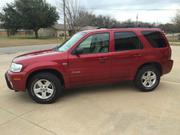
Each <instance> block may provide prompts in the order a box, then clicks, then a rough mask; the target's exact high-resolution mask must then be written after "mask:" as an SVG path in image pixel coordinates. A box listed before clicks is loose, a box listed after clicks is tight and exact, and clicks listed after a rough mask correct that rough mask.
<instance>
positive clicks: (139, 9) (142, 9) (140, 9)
mask: <svg viewBox="0 0 180 135" xmlns="http://www.w3.org/2000/svg"><path fill="white" fill-rule="evenodd" d="M87 9H89V10H121V11H127V10H129V11H178V10H180V8H176V9H167V8H166V9H160V8H151V9H150V8H149V9H145V8H137V9H133V8H123V9H121V8H112V9H110V8H107V9H105V8H104V9H98V8H87Z"/></svg>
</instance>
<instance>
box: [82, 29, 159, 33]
mask: <svg viewBox="0 0 180 135" xmlns="http://www.w3.org/2000/svg"><path fill="white" fill-rule="evenodd" d="M109 31H134V32H137V31H161V29H159V28H112V29H104V28H103V29H92V30H85V31H83V32H87V33H89V32H109Z"/></svg>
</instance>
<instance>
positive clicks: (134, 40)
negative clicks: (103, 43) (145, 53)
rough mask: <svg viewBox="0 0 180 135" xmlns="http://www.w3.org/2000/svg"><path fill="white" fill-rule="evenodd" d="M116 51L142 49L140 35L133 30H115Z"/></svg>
mask: <svg viewBox="0 0 180 135" xmlns="http://www.w3.org/2000/svg"><path fill="white" fill-rule="evenodd" d="M114 36H115V51H126V50H136V49H142V45H141V42H140V40H139V39H138V37H137V36H136V34H135V33H133V32H115V33H114Z"/></svg>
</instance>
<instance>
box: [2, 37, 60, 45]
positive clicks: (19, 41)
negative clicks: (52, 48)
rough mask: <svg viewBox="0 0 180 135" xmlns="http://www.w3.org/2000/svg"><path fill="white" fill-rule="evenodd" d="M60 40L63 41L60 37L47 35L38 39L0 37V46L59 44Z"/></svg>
mask: <svg viewBox="0 0 180 135" xmlns="http://www.w3.org/2000/svg"><path fill="white" fill-rule="evenodd" d="M61 42H63V40H62V39H58V38H49V37H43V38H39V39H35V38H34V37H24V36H12V37H0V47H10V46H25V45H44V44H60V43H61Z"/></svg>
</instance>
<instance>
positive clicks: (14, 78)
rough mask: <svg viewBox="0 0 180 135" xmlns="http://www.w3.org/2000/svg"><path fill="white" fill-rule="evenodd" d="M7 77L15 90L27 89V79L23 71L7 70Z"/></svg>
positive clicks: (9, 84) (10, 86)
mask: <svg viewBox="0 0 180 135" xmlns="http://www.w3.org/2000/svg"><path fill="white" fill-rule="evenodd" d="M5 79H6V83H7V86H8V88H9V89H11V90H15V91H25V89H26V81H25V74H24V73H23V72H21V73H13V72H10V71H7V72H6V73H5Z"/></svg>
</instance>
